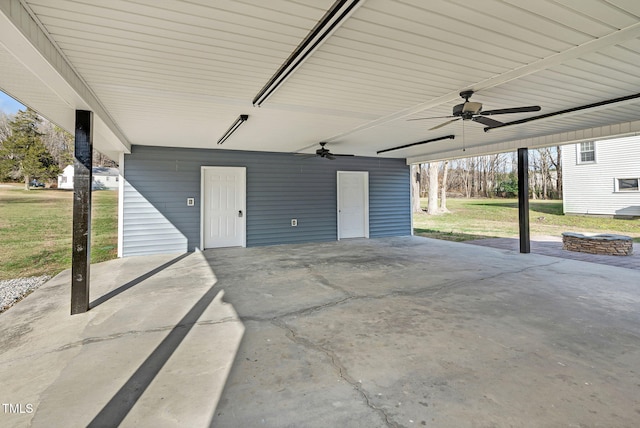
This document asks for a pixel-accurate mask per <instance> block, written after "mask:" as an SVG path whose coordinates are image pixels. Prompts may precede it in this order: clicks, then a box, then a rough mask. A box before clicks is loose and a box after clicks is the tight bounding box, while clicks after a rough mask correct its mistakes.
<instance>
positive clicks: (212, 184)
mask: <svg viewBox="0 0 640 428" xmlns="http://www.w3.org/2000/svg"><path fill="white" fill-rule="evenodd" d="M245 193H246V168H242V167H217V166H216V167H212V166H205V167H202V228H201V230H202V246H203V248H205V249H206V248H216V247H244V246H246V235H245V234H246V232H245V230H246V227H245V225H246V212H245V210H246V208H245Z"/></svg>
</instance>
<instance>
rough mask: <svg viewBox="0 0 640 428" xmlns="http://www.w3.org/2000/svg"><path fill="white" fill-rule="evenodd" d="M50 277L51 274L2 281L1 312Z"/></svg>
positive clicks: (0, 293) (0, 292)
mask: <svg viewBox="0 0 640 428" xmlns="http://www.w3.org/2000/svg"><path fill="white" fill-rule="evenodd" d="M49 279H51V277H50V276H49V275H43V276H30V277H28V278H15V279H6V280H3V281H0V313H2V312H5V311H7V310H8V309H9V308H10V307H12V306H13V305H15V304H16V303H18V302H19V301H20V300H22V299H24V298H25V297H26V296H28V295H29V294H31V293H32V292H33V291H34V290H36V289H37V288H38V287H40V286H41V285H42V284H44V283H45V282H47V281H48V280H49Z"/></svg>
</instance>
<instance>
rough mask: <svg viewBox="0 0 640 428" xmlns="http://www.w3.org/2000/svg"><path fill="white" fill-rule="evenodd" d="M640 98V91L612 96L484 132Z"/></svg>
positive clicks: (596, 109) (489, 128)
mask: <svg viewBox="0 0 640 428" xmlns="http://www.w3.org/2000/svg"><path fill="white" fill-rule="evenodd" d="M638 98H640V93H638V94H632V95H627V96H624V97H619V98H612V99H610V100H604V101H598V102H595V103H592V104H587V105H584V106H579V107H572V108H568V109H565V110H560V111H555V112H552V113H546V114H541V115H538V116H532V117H527V118H525V119H520V120H514V121H512V122H506V123H503V124H501V125H497V126H487V127H486V128H484V132H489V131H491V130H494V129H498V128H504V127H505V126H514V125H522V124H523V123H529V122H533V121H534V120H540V119H548V118H551V117H555V116H564V117H568V116H570V115H576V114H579V112H581V111H582V110H591V111H592V112H593V111H598V110H599V109H605V108H607V106H608V105H610V104H618V103H620V105H624V104H625V103H632V102H634V100H636V99H638Z"/></svg>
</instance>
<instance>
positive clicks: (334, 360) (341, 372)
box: [271, 318, 403, 428]
mask: <svg viewBox="0 0 640 428" xmlns="http://www.w3.org/2000/svg"><path fill="white" fill-rule="evenodd" d="M271 324H273V325H274V326H276V327H278V328H281V329H283V330H285V331H286V333H285V335H286V336H287V337H288V338H289V340H291V341H292V342H294V343H297V344H298V345H301V346H303V347H305V348H309V349H313V350H315V351H317V352H320V353H322V354H324V355H326V356H327V357H328V359H329V361H330V365H331V366H332V367H333V369H334V370H335V371H336V372H337V373H338V376H340V378H341V379H342V380H344V381H345V382H346V383H348V384H349V385H351V387H352V388H353V389H355V390H356V391H357V392H358V394H360V396H361V397H362V398H363V400H364V402H365V404H366V405H367V407H369V408H370V409H371V410H373V411H374V412H375V413H377V414H378V415H379V416H380V418H381V419H382V420H383V421H384V423H385V424H386V425H387V427H390V428H403V426H402V425H399V424H398V423H396V422H394V421H392V420H391V417H390V416H389V415H388V414H387V412H385V410H384V409H382V408H379V407H376V405H375V404H373V402H372V401H371V398H370V397H369V394H368V393H367V391H365V389H364V388H363V387H362V384H361V383H360V382H357V381H356V380H355V379H354V378H353V377H351V376H350V375H349V373H348V372H347V368H346V367H345V366H344V365H343V364H342V363H341V362H340V359H339V358H338V356H337V355H336V354H335V353H334V352H333V351H331V350H329V349H327V348H325V347H323V346H321V345H318V344H316V343H314V342H312V341H310V340H309V339H306V338H304V337H300V336H298V335H297V334H296V332H295V330H294V329H293V328H292V327H290V326H289V325H287V324H286V323H285V322H284V321H282V319H280V318H274V319H272V320H271Z"/></svg>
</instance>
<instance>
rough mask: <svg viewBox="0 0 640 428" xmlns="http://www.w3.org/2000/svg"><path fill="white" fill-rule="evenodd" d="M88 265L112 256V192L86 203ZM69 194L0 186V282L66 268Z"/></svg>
mask: <svg viewBox="0 0 640 428" xmlns="http://www.w3.org/2000/svg"><path fill="white" fill-rule="evenodd" d="M92 206H93V208H92V225H91V229H92V230H91V262H92V263H97V262H101V261H105V260H110V259H113V258H116V257H117V241H118V217H117V215H118V192H114V191H96V192H93V200H92ZM72 211H73V192H71V191H65V190H52V189H34V190H31V191H26V190H23V186H22V185H18V186H12V187H0V242H2V251H1V252H0V280H2V279H11V278H20V277H27V276H36V275H56V274H57V273H59V272H60V271H62V270H64V269H68V268H70V267H71V236H72Z"/></svg>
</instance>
